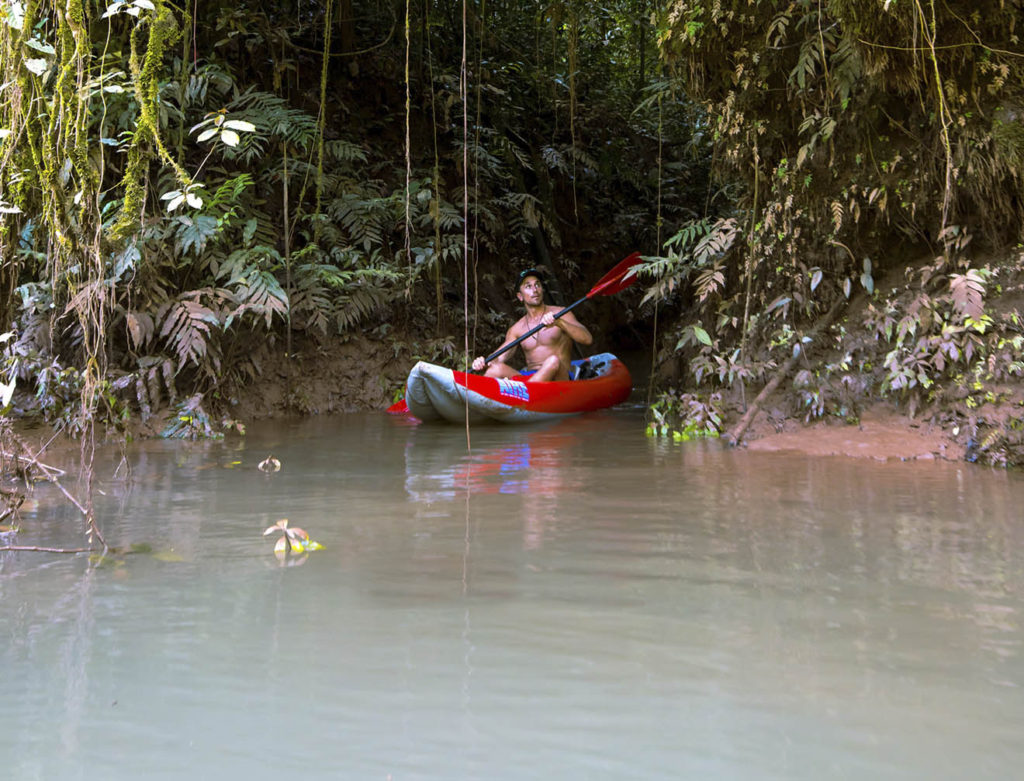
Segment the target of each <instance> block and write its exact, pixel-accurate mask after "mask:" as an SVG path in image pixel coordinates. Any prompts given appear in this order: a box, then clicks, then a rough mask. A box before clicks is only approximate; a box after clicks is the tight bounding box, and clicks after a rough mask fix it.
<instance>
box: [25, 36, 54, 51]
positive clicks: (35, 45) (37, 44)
mask: <svg viewBox="0 0 1024 781" xmlns="http://www.w3.org/2000/svg"><path fill="white" fill-rule="evenodd" d="M25 45H26V46H28V47H29V48H31V49H35V50H36V51H37V52H42V53H43V54H56V53H57V50H56V49H54V48H53V47H52V46H50V44H48V43H44V42H43V41H40V40H38V39H36V38H30V39H29V40H27V41H25Z"/></svg>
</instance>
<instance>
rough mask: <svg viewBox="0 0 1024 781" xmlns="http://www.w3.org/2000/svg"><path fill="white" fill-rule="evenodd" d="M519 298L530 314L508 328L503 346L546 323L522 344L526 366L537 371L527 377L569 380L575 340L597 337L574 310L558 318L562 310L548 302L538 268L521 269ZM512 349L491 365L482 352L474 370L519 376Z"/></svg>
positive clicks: (588, 340) (531, 379) (586, 342)
mask: <svg viewBox="0 0 1024 781" xmlns="http://www.w3.org/2000/svg"><path fill="white" fill-rule="evenodd" d="M516 298H517V299H519V300H520V301H522V302H523V305H524V306H525V307H526V314H525V315H523V317H521V318H520V319H519V320H517V321H516V323H515V325H513V326H512V327H511V328H509V329H508V333H506V334H505V341H504V342H503V343H502V345H501V346H502V347H504V346H505V345H507V344H511V343H512V342H514V341H515V340H516V339H519V338H520V337H521V336H522V335H523V334H525V333H528V332H529V331H530V329H532V328H535V327H536V326H538V325H541V324H542V323H543V324H544V326H546V327H545V328H542V329H541V330H540V331H538V332H537V333H535V334H533V335H532V336H530V337H528V338H527V339H524V340H523V341H522V342H521V343H520V344H519V346H520V347H521V348H522V350H523V355H524V356H525V357H526V368H527V370H528V371H532V372H533V374H532V375H530V376H529V377H528V378H527V382H548V381H550V380H568V379H569V367H570V365H571V352H572V343H573V342H578V343H579V344H582V345H589V344H591V343H593V341H594V337H593V336H592V335H591V333H590V331H589V330H587V327H586V326H585V325H583V324H582V323H581V322H580V321H579V320H577V319H576V316H575V315H574V314H573V313H572V312H566V313H565V314H563V315H562V316H561V317H559V318H558V319H557V320H556V319H555V314H557V313H558V312H559V311H561V310H560V308H559V307H557V306H552V305H550V304H545V303H544V283H543V280H542V278H541V275H540V272H539V271H538V270H537V269H535V268H528V269H526V270H525V271H523V272H522V273H520V275H519V282H518V287H517V288H516ZM499 350H500V348H499ZM512 352H513V351H512V350H509V351H507V352H504V353H502V354H501V355H499V356H498V357H497V358H495V359H494V360H493V361H492V362H491V363H490V364H489V365H488V363H487V360H486V359H485V358H484V357H483V356H480V357H478V358H477V359H476V360H475V361H473V371H483V370H484V369H485V368H486V370H487V371H486V372H485V374H486V375H487V376H488V377H515V376H517V375H518V374H520V372H519V371H517V370H516V369H513V368H512V367H511V366H509V365H508V357H509V356H510V355H511V354H512Z"/></svg>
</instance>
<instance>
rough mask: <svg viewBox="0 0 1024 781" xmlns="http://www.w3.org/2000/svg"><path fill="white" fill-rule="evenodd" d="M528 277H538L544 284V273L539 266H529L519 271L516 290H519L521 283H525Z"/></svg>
mask: <svg viewBox="0 0 1024 781" xmlns="http://www.w3.org/2000/svg"><path fill="white" fill-rule="evenodd" d="M527 277H537V279H539V280H540V281H541V284H544V273H543V272H542V271H541V270H540V269H539V268H528V269H523V270H522V271H520V272H519V277H518V278H517V279H516V290H517V291H518V290H519V287H520V285H522V284H523V280H524V279H526V278H527Z"/></svg>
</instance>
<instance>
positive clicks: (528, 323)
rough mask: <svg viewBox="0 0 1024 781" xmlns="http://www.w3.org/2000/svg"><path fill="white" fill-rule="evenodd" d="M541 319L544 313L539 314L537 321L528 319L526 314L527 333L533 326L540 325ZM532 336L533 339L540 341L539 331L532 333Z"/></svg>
mask: <svg viewBox="0 0 1024 781" xmlns="http://www.w3.org/2000/svg"><path fill="white" fill-rule="evenodd" d="M543 320H544V315H541V316H540V317H539V318H537V322H532V321H531V320H530V316H529V315H527V316H526V331H527V333H529V332H530V331H532V330H533V329H534V327H535V326H538V325H540V324H541V321H543ZM533 338H534V340H535V341H538V342H539V341H540V331H538V332H537V333H535V334H533Z"/></svg>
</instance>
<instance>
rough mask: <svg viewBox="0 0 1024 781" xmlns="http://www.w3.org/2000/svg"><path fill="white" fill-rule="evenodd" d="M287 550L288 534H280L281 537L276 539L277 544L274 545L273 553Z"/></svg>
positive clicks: (288, 547)
mask: <svg viewBox="0 0 1024 781" xmlns="http://www.w3.org/2000/svg"><path fill="white" fill-rule="evenodd" d="M289 550H290V546H289V544H288V536H287V535H282V536H281V539H279V540H278V541H277V544H276V545H275V546H274V553H275V554H284V553H287V552H288V551H289Z"/></svg>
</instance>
